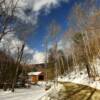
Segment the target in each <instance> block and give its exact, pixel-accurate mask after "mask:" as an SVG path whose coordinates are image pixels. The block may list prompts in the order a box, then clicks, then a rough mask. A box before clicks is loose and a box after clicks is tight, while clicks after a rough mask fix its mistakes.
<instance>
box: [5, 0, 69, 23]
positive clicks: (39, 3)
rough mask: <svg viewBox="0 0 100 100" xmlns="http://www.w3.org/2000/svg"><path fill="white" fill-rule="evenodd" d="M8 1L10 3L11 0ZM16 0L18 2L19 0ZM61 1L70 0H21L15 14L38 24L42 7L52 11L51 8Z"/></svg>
mask: <svg viewBox="0 0 100 100" xmlns="http://www.w3.org/2000/svg"><path fill="white" fill-rule="evenodd" d="M6 1H7V2H8V4H9V2H10V0H9V1H8V0H6ZM14 1H15V2H16V1H17V0H14ZM60 2H68V0H19V1H18V5H17V6H18V9H17V12H16V14H15V15H16V16H17V17H18V18H21V19H22V20H23V21H26V22H31V23H32V24H36V23H37V20H38V15H39V13H40V10H41V9H43V8H44V11H45V12H46V13H47V12H49V11H50V8H52V7H56V6H58V5H60ZM27 9H28V10H30V14H29V15H27V14H26V13H25V11H26V10H27ZM28 13H29V12H28Z"/></svg>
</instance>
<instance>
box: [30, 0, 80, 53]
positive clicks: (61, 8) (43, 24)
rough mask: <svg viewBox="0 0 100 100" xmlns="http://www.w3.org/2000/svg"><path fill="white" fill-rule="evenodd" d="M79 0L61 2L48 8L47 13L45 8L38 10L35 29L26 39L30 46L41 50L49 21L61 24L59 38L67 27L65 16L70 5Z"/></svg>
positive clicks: (68, 11)
mask: <svg viewBox="0 0 100 100" xmlns="http://www.w3.org/2000/svg"><path fill="white" fill-rule="evenodd" d="M78 2H79V0H69V2H61V3H60V4H59V5H58V6H57V7H53V8H50V9H49V10H50V11H49V13H46V12H45V8H43V9H41V10H40V13H39V15H38V22H37V25H38V26H37V29H36V31H35V32H34V33H35V34H34V33H32V34H34V35H32V36H31V37H30V39H29V40H28V44H29V46H30V47H31V48H35V49H36V50H38V51H43V50H44V48H43V43H44V38H45V36H46V35H47V34H48V27H49V25H50V23H51V22H52V21H53V20H55V21H56V22H57V23H58V24H59V25H60V26H61V33H60V36H59V40H60V38H61V37H62V35H63V34H64V32H65V31H66V29H67V16H68V14H69V13H70V11H71V9H72V7H73V6H74V5H75V3H78Z"/></svg>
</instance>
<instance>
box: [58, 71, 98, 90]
mask: <svg viewBox="0 0 100 100" xmlns="http://www.w3.org/2000/svg"><path fill="white" fill-rule="evenodd" d="M58 80H59V81H60V82H73V83H78V84H83V85H87V86H90V87H93V88H96V89H100V77H96V80H95V81H94V80H93V78H91V79H90V78H88V74H87V71H86V70H82V71H76V72H75V71H73V72H71V73H70V74H68V75H66V76H63V77H62V78H61V77H59V78H58Z"/></svg>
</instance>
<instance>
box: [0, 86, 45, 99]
mask: <svg viewBox="0 0 100 100" xmlns="http://www.w3.org/2000/svg"><path fill="white" fill-rule="evenodd" d="M45 94H46V91H45V89H44V84H40V85H39V86H38V85H33V86H32V87H31V88H30V89H25V88H24V89H16V91H15V92H14V93H12V92H10V91H6V92H4V91H3V90H0V100H39V99H40V98H41V97H42V96H43V95H45Z"/></svg>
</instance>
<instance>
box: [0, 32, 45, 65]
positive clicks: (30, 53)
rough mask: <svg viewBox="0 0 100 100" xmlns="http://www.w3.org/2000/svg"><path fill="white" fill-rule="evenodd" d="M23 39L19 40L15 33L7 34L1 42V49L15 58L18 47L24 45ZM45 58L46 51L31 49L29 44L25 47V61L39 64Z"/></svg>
mask: <svg viewBox="0 0 100 100" xmlns="http://www.w3.org/2000/svg"><path fill="white" fill-rule="evenodd" d="M22 42H23V41H21V40H19V39H18V38H17V37H16V36H15V35H14V34H13V33H11V34H7V35H6V36H5V37H4V38H3V39H2V41H1V42H0V50H3V51H5V52H6V53H9V54H10V55H11V56H12V57H13V58H14V59H16V58H17V53H18V47H20V46H21V45H22ZM44 59H45V56H44V53H43V52H39V51H37V50H34V49H31V48H30V47H29V46H28V45H26V46H25V48H24V54H23V62H26V63H31V64H38V63H43V62H44Z"/></svg>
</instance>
